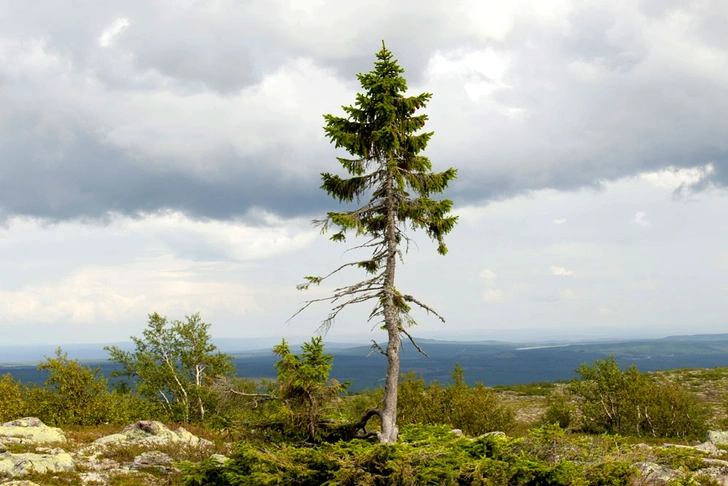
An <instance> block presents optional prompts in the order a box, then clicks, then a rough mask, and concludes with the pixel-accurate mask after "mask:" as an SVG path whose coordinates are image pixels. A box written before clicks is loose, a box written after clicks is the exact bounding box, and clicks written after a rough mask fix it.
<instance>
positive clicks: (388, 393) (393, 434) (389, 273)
mask: <svg viewBox="0 0 728 486" xmlns="http://www.w3.org/2000/svg"><path fill="white" fill-rule="evenodd" d="M385 163H386V162H385ZM393 179H394V177H393V174H387V182H386V184H387V186H386V192H385V197H386V205H387V230H386V233H385V238H386V241H387V268H386V275H385V278H384V302H383V307H384V325H385V327H386V328H387V337H388V342H387V351H386V355H387V374H386V377H385V382H384V404H383V407H382V413H381V415H380V419H381V422H382V432H381V435H380V437H379V440H380V441H381V442H388V443H392V442H396V441H397V436H398V435H399V429H397V392H398V385H399V347H400V334H399V323H398V322H397V310H396V309H395V307H394V270H395V266H396V264H397V221H396V219H395V211H394V206H395V200H394V190H393V187H392V186H393V183H394V180H393Z"/></svg>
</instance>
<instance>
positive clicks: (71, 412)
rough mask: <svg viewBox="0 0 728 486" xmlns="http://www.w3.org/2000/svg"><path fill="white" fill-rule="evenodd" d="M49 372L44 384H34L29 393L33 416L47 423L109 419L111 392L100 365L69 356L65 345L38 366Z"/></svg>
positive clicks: (94, 423) (95, 422)
mask: <svg viewBox="0 0 728 486" xmlns="http://www.w3.org/2000/svg"><path fill="white" fill-rule="evenodd" d="M38 369H39V370H43V371H48V372H49V375H48V379H47V380H46V381H45V386H44V387H38V386H35V387H32V388H30V389H28V390H27V392H26V403H27V404H28V407H27V409H28V410H27V411H28V412H30V413H29V415H34V416H37V417H38V418H40V419H41V420H42V421H43V422H45V423H47V424H52V425H56V426H65V425H98V424H101V423H104V422H106V421H107V418H106V417H107V416H108V413H109V407H110V405H111V403H110V400H109V391H108V388H107V381H106V378H104V377H103V375H101V374H100V370H99V368H96V369H93V370H92V369H91V368H89V367H88V366H83V365H81V364H80V363H79V362H78V361H76V360H70V359H68V355H67V354H66V353H62V351H61V348H58V349H57V350H56V357H55V358H46V360H45V361H44V362H42V363H41V364H40V365H38Z"/></svg>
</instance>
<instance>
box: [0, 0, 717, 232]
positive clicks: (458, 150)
mask: <svg viewBox="0 0 728 486" xmlns="http://www.w3.org/2000/svg"><path fill="white" fill-rule="evenodd" d="M4 8H5V9H6V11H7V16H8V18H11V19H12V22H10V23H9V28H8V29H5V30H3V32H2V33H0V85H1V86H2V90H0V104H2V106H3V107H4V109H3V112H2V114H0V126H1V127H2V132H0V133H2V134H1V135H0V157H1V159H0V160H2V163H1V164H0V212H1V214H2V215H3V217H4V218H7V217H10V216H12V215H30V216H37V217H42V218H49V219H51V220H66V219H74V218H102V219H103V218H104V217H105V216H106V215H107V214H108V213H110V212H116V213H122V214H129V215H135V214H140V213H148V212H154V211H157V210H174V211H182V212H184V213H186V214H189V215H192V216H193V217H198V218H214V219H222V220H230V219H236V218H246V217H247V216H248V215H249V213H250V211H251V210H253V209H254V208H263V209H265V210H268V211H272V212H276V213H278V214H281V215H290V216H295V215H301V214H310V213H312V212H315V211H320V210H321V209H322V207H323V205H324V204H325V199H324V198H323V197H322V195H321V194H319V193H318V192H319V191H317V190H316V187H317V177H318V173H319V172H320V171H322V170H331V169H332V168H335V161H334V158H333V156H334V152H333V150H332V149H331V147H329V145H328V143H327V141H326V140H325V139H324V137H323V133H322V130H321V128H320V127H321V124H322V121H321V115H322V114H323V113H330V112H338V110H339V108H338V107H339V105H342V104H349V103H351V102H352V101H353V99H354V94H355V92H356V90H357V86H356V83H355V78H354V74H355V73H357V72H360V71H368V70H369V69H371V65H372V61H373V53H374V52H375V51H376V50H377V49H378V46H379V43H380V39H382V38H384V39H386V40H387V42H388V45H389V46H390V48H391V49H393V51H394V52H395V54H396V55H397V57H399V59H400V61H401V64H402V65H403V66H404V67H405V69H406V70H407V76H408V78H409V80H410V85H411V87H412V89H413V90H427V91H431V92H433V93H434V95H435V97H434V99H433V102H432V104H431V106H430V107H429V108H428V110H427V112H428V114H429V115H430V118H431V120H432V122H431V124H430V126H431V128H433V129H434V130H435V132H436V135H435V138H434V139H433V142H432V144H431V149H430V151H429V152H428V153H429V155H430V156H431V158H432V160H433V162H434V163H435V166H436V168H445V167H448V166H451V165H452V166H455V167H458V168H459V169H460V179H459V180H458V181H457V183H456V184H455V185H454V187H453V196H454V197H455V198H456V200H457V202H459V203H461V204H463V203H474V202H479V201H490V200H495V199H501V198H508V197H512V196H514V195H516V194H521V193H525V192H528V191H533V190H539V189H544V188H555V189H567V190H572V189H575V188H578V187H583V186H590V187H599V186H600V185H601V184H603V183H604V182H605V181H610V180H615V179H618V178H621V177H625V176H631V175H635V174H638V173H642V172H645V171H650V172H654V171H659V170H661V169H664V168H677V169H682V170H688V171H693V172H692V173H693V174H696V172H695V171H698V172H697V174H698V176H696V177H693V179H692V180H690V182H689V183H687V184H686V185H685V187H686V188H693V189H701V188H705V187H709V186H712V185H718V186H724V185H725V183H726V180H727V177H728V175H727V173H728V172H727V171H726V167H727V164H728V162H726V151H727V150H728V149H727V147H726V145H725V142H724V138H725V137H724V127H725V125H726V122H728V120H727V119H726V116H727V115H726V113H728V89H726V86H728V83H726V81H728V79H727V75H726V72H728V70H726V69H725V67H726V63H727V62H728V51H726V50H725V45H726V43H727V42H726V41H727V39H726V34H725V32H726V30H727V29H724V28H723V27H724V26H725V24H726V22H728V7H726V6H725V5H723V4H722V3H720V2H696V3H691V4H683V3H674V2H673V3H670V2H655V1H641V2H603V3H601V2H588V3H585V4H584V3H577V2H568V1H538V2H536V1H533V2H529V1H519V2H510V3H509V4H508V5H507V6H503V5H501V4H500V3H498V2H475V1H472V2H471V1H463V2H459V3H458V4H457V5H456V6H453V5H452V4H451V3H450V2H440V1H429V2H425V3H421V2H418V3H417V4H416V8H415V4H414V3H412V2H398V3H397V4H395V5H391V4H389V3H381V2H380V3H377V2H375V3H374V4H372V3H371V2H363V1H352V2H346V3H341V2H328V1H322V2H308V3H306V2H304V3H300V2H286V1H273V2H268V1H266V2H263V1H253V2H245V3H238V2H215V3H196V2H192V3H186V2H183V3H175V4H170V3H167V2H161V1H149V2H135V1H132V2H125V3H124V5H123V6H120V5H113V6H112V5H111V4H107V3H103V2H87V3H86V4H85V5H84V7H79V6H78V4H70V3H69V4H67V5H65V6H64V4H63V2H60V3H59V2H35V3H34V4H33V5H32V6H29V5H25V4H20V3H17V2H6V3H5V6H4ZM79 9H81V10H83V11H84V15H83V16H81V17H79V16H78V15H76V12H77V11H78V10H79ZM413 11H416V12H417V14H416V15H412V12H413ZM353 19H356V28H352V25H351V24H352V21H353ZM414 32H427V33H428V34H427V35H426V36H425V35H412V33H414ZM705 167H710V170H704V168H705ZM701 171H702V172H701Z"/></svg>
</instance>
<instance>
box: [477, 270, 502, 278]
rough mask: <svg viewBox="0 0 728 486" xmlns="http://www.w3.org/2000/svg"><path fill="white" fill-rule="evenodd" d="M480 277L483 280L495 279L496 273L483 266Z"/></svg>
mask: <svg viewBox="0 0 728 486" xmlns="http://www.w3.org/2000/svg"><path fill="white" fill-rule="evenodd" d="M480 276H481V278H484V279H485V280H495V279H496V278H498V274H496V273H495V272H494V271H493V270H490V269H489V268H484V269H483V271H482V272H480Z"/></svg>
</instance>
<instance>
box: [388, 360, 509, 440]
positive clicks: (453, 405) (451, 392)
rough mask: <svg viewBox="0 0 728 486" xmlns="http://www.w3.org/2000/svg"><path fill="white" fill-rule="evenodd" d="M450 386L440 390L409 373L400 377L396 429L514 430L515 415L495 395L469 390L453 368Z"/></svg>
mask: <svg viewBox="0 0 728 486" xmlns="http://www.w3.org/2000/svg"><path fill="white" fill-rule="evenodd" d="M452 378H453V384H452V385H450V386H449V387H443V386H442V385H440V384H439V383H438V382H436V381H435V382H432V383H430V384H425V380H424V379H423V378H422V377H420V378H417V376H416V375H415V373H414V372H413V371H411V372H410V373H408V374H407V375H403V376H402V379H401V380H400V384H399V386H400V388H399V418H398V423H399V424H400V425H408V424H429V425H434V424H446V425H449V426H450V427H452V428H458V429H461V430H462V431H463V432H464V433H466V434H468V435H481V434H484V433H486V432H492V431H496V430H498V431H508V430H511V429H512V428H513V427H514V426H515V423H516V421H515V413H514V412H513V410H511V409H510V408H509V407H508V406H507V405H505V404H503V403H501V401H500V399H499V398H498V395H497V394H496V393H495V392H494V391H493V390H492V389H490V388H486V387H485V386H484V385H483V384H482V383H476V384H475V386H474V387H470V386H468V385H467V383H465V373H464V372H463V369H462V368H461V367H460V365H457V364H456V365H455V369H454V370H453V373H452Z"/></svg>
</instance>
